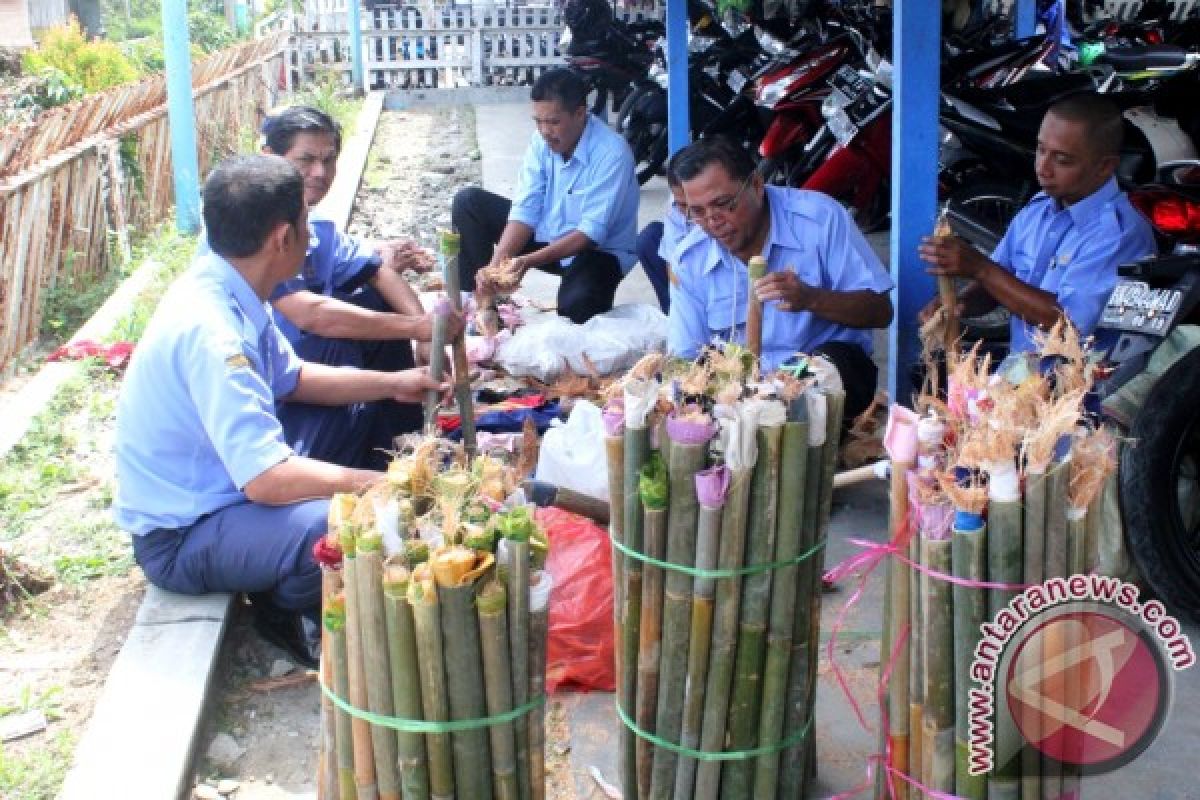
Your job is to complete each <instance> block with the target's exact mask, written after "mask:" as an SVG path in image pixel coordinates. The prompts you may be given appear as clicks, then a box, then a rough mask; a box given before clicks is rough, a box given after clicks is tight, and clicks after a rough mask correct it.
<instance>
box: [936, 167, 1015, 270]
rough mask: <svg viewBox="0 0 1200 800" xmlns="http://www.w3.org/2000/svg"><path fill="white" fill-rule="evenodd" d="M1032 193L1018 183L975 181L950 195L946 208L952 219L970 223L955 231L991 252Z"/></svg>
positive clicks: (980, 247)
mask: <svg viewBox="0 0 1200 800" xmlns="http://www.w3.org/2000/svg"><path fill="white" fill-rule="evenodd" d="M1029 196H1030V195H1029V191H1028V189H1026V188H1025V187H1024V186H1022V185H1021V184H1019V183H1008V182H1005V181H976V182H973V183H970V184H968V185H966V186H963V187H962V188H961V189H959V190H958V191H956V192H954V193H953V194H951V195H950V197H949V199H948V200H947V201H946V210H947V212H948V213H949V214H950V217H951V221H952V222H953V221H954V220H955V219H957V220H961V221H963V222H967V223H970V224H969V225H967V226H966V227H965V228H964V229H963V230H961V231H956V233H958V234H959V235H960V236H962V237H963V238H964V239H966V240H967V241H969V242H970V243H971V244H973V245H975V246H976V247H978V248H979V249H981V250H985V251H986V252H988V253H991V251H992V250H993V249H995V246H996V244H997V243H998V242H999V241H1000V239H1001V238H1003V236H1004V232H1005V231H1006V230H1008V226H1009V223H1011V222H1012V221H1013V217H1015V216H1016V215H1017V212H1018V211H1020V210H1021V207H1022V206H1024V205H1025V203H1026V201H1027V200H1028V199H1029Z"/></svg>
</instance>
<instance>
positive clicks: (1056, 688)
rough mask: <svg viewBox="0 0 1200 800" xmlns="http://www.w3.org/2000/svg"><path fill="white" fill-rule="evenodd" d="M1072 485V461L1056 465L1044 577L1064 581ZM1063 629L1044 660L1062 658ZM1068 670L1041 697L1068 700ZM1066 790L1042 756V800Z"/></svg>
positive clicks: (1052, 629)
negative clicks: (1068, 506) (1069, 496)
mask: <svg viewBox="0 0 1200 800" xmlns="http://www.w3.org/2000/svg"><path fill="white" fill-rule="evenodd" d="M1070 483H1071V464H1070V461H1069V460H1063V461H1059V462H1057V463H1055V464H1054V465H1052V466H1051V467H1050V469H1049V470H1048V471H1047V473H1046V551H1045V562H1044V563H1045V576H1046V579H1047V580H1049V579H1050V578H1065V577H1066V576H1067V567H1068V558H1069V554H1068V547H1067V528H1068V525H1067V504H1068V493H1069V487H1070ZM1062 633H1063V627H1062V626H1061V625H1051V626H1049V627H1048V628H1047V629H1046V635H1045V636H1044V637H1043V642H1044V643H1045V653H1044V655H1045V658H1046V660H1049V659H1052V658H1054V657H1056V656H1058V655H1061V654H1062V652H1063V649H1064V648H1065V646H1066V642H1065V640H1064V639H1063V637H1062ZM1066 676H1067V670H1059V671H1058V672H1057V673H1054V674H1046V675H1043V677H1042V694H1044V695H1045V696H1047V697H1064V698H1065V697H1066V691H1067V681H1066ZM1062 790H1063V768H1062V764H1060V763H1059V762H1058V761H1056V760H1054V759H1052V758H1049V757H1046V756H1043V758H1042V798H1043V800H1058V798H1059V797H1060V796H1061V795H1062Z"/></svg>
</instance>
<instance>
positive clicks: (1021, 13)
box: [1013, 0, 1037, 39]
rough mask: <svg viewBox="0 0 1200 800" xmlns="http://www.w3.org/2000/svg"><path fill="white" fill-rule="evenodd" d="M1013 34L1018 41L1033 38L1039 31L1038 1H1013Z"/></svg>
mask: <svg viewBox="0 0 1200 800" xmlns="http://www.w3.org/2000/svg"><path fill="white" fill-rule="evenodd" d="M1013 17H1014V20H1015V23H1014V26H1013V34H1014V35H1015V36H1016V37H1017V38H1018V39H1026V38H1028V37H1030V36H1033V34H1034V32H1035V31H1036V30H1037V0H1013Z"/></svg>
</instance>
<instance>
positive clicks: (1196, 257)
mask: <svg viewBox="0 0 1200 800" xmlns="http://www.w3.org/2000/svg"><path fill="white" fill-rule="evenodd" d="M1130 200H1131V202H1132V203H1133V204H1134V205H1135V206H1136V207H1137V208H1138V209H1139V210H1141V211H1142V213H1143V214H1145V215H1146V217H1147V219H1149V220H1150V222H1151V223H1152V224H1153V226H1154V228H1155V230H1156V231H1157V232H1158V234H1159V235H1160V237H1162V240H1163V241H1164V242H1167V243H1169V244H1171V245H1172V246H1171V247H1169V248H1168V249H1166V250H1165V252H1166V253H1167V254H1166V255H1162V256H1159V257H1157V258H1151V259H1147V260H1143V261H1138V262H1135V263H1133V264H1127V265H1124V266H1122V267H1121V268H1120V270H1119V275H1120V280H1119V282H1118V284H1117V286H1116V288H1115V289H1114V290H1113V292H1112V294H1111V295H1110V297H1109V299H1108V303H1107V305H1106V306H1105V309H1104V312H1103V315H1102V317H1101V321H1100V324H1099V327H1098V329H1097V341H1098V342H1100V343H1103V344H1105V345H1106V346H1105V347H1104V350H1103V360H1102V361H1101V363H1100V364H1099V366H1098V368H1097V371H1096V377H1097V382H1096V386H1095V391H1096V394H1097V397H1099V398H1108V397H1111V396H1112V395H1114V394H1115V393H1117V392H1120V391H1122V390H1124V389H1125V388H1126V387H1130V388H1132V387H1134V386H1135V384H1136V382H1138V381H1141V382H1147V381H1150V380H1153V385H1152V388H1150V389H1149V392H1148V393H1147V394H1145V399H1144V401H1143V402H1141V403H1140V407H1139V410H1138V411H1137V413H1136V415H1135V416H1133V418H1132V419H1129V418H1127V417H1126V414H1125V413H1123V410H1124V409H1125V408H1126V406H1124V405H1122V404H1120V403H1106V404H1105V410H1106V412H1107V414H1108V416H1109V418H1110V419H1112V420H1113V421H1115V422H1117V423H1118V424H1119V425H1120V426H1121V427H1122V428H1123V429H1124V430H1125V432H1126V433H1127V437H1128V438H1127V444H1126V445H1125V446H1124V447H1123V448H1122V452H1121V458H1120V467H1119V471H1118V482H1119V487H1120V509H1121V516H1122V520H1123V522H1124V528H1125V536H1126V540H1127V542H1128V544H1129V548H1130V551H1131V553H1132V554H1133V557H1134V559H1135V560H1136V562H1137V565H1138V568H1139V569H1140V571H1141V574H1142V576H1143V577H1144V578H1145V579H1146V581H1147V582H1148V583H1149V584H1150V586H1151V587H1152V588H1153V589H1154V591H1155V592H1156V593H1157V594H1158V595H1159V597H1161V598H1162V599H1163V600H1164V601H1166V602H1167V603H1168V604H1170V605H1172V606H1173V607H1175V608H1176V609H1178V610H1180V611H1182V612H1185V613H1187V614H1188V615H1190V616H1191V617H1192V618H1193V619H1195V620H1200V407H1198V406H1197V402H1196V401H1197V398H1200V347H1195V346H1193V345H1194V344H1196V343H1200V162H1198V161H1191V162H1181V163H1177V164H1170V165H1167V166H1166V167H1165V168H1164V170H1163V175H1162V180H1161V181H1160V182H1159V183H1157V184H1155V185H1151V186H1148V187H1145V188H1142V189H1139V190H1136V191H1134V192H1131V194H1130ZM1188 348H1190V349H1188ZM1178 350H1186V352H1185V353H1184V355H1182V356H1181V357H1179V358H1178V360H1176V361H1174V363H1172V364H1170V366H1169V367H1167V368H1166V369H1165V371H1162V372H1161V374H1159V375H1158V376H1157V379H1154V378H1153V377H1152V376H1153V373H1154V372H1155V371H1157V368H1158V367H1159V366H1160V362H1165V360H1166V359H1167V356H1168V355H1169V353H1171V352H1172V351H1178ZM1148 368H1152V369H1151V370H1150V373H1149V374H1148V372H1147V369H1148Z"/></svg>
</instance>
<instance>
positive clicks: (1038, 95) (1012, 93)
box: [998, 72, 1096, 109]
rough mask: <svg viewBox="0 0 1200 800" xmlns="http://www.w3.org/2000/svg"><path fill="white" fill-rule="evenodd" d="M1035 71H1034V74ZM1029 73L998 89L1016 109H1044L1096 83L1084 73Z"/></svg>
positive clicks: (1093, 86)
mask: <svg viewBox="0 0 1200 800" xmlns="http://www.w3.org/2000/svg"><path fill="white" fill-rule="evenodd" d="M1036 74H1037V73H1034V75H1036ZM1034 75H1030V76H1029V77H1027V78H1026V79H1025V80H1023V81H1018V82H1017V83H1014V84H1011V85H1010V86H1005V87H1003V88H1002V89H999V90H998V93H999V94H1001V95H1002V96H1003V97H1004V99H1005V100H1007V101H1008V102H1009V103H1011V104H1012V105H1013V107H1014V108H1018V109H1044V108H1047V107H1049V106H1050V105H1051V104H1053V103H1054V102H1055V101H1057V100H1060V99H1062V98H1063V97H1066V96H1067V95H1069V94H1075V93H1077V92H1082V91H1087V90H1090V89H1094V88H1095V86H1096V84H1095V81H1093V80H1092V77H1091V76H1090V75H1088V74H1086V73H1078V72H1071V73H1067V74H1066V75H1047V76H1046V77H1044V78H1043V77H1034Z"/></svg>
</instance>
